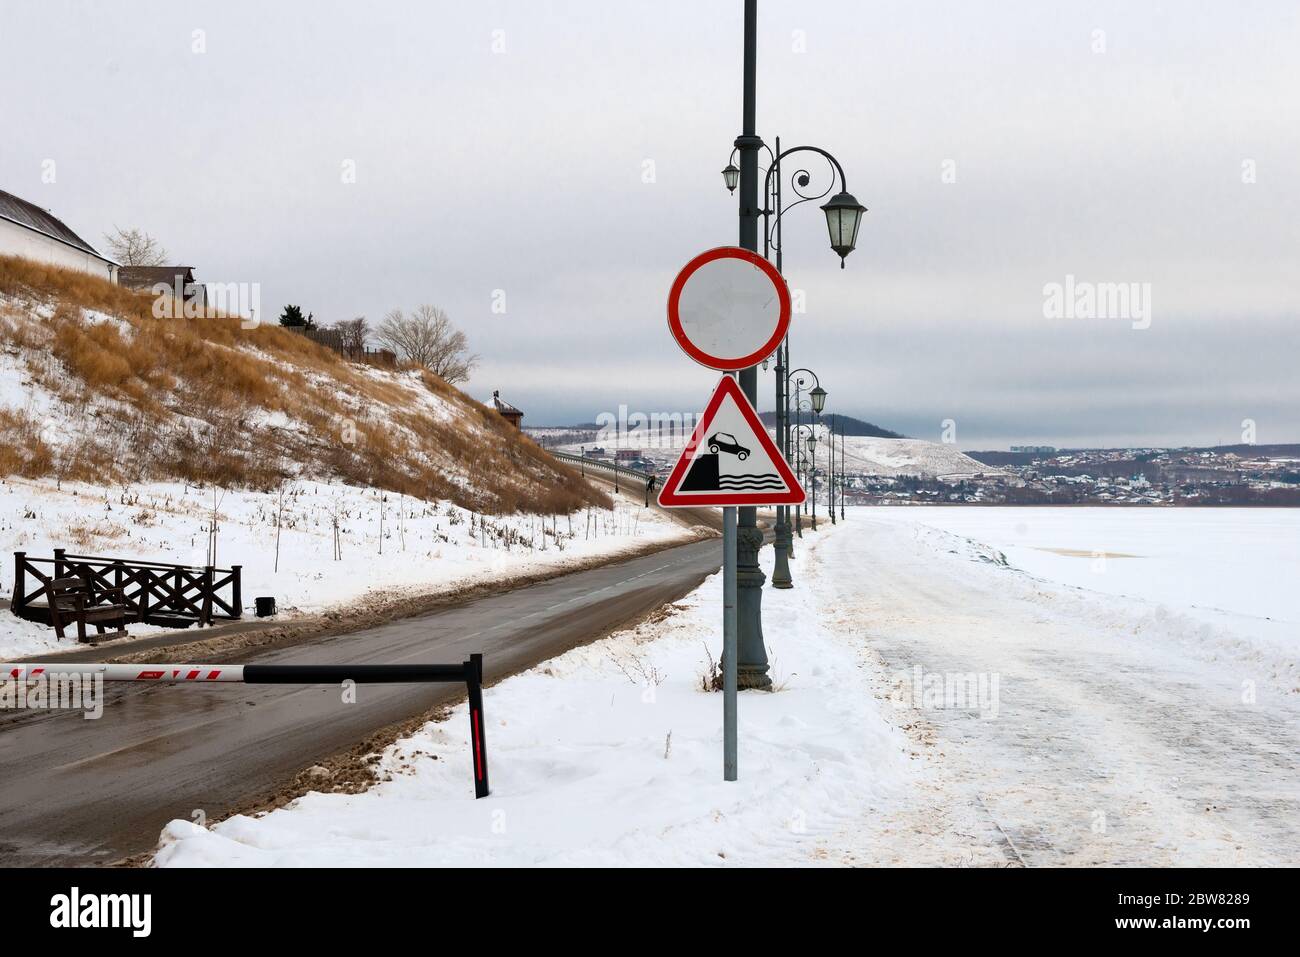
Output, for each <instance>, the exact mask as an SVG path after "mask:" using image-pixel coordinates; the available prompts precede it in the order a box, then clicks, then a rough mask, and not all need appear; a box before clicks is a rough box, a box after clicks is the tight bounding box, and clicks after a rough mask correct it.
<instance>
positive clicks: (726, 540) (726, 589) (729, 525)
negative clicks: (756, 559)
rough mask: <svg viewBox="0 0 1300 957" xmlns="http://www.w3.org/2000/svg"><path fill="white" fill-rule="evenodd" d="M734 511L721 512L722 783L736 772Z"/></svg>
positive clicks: (728, 509) (735, 776) (733, 779)
mask: <svg viewBox="0 0 1300 957" xmlns="http://www.w3.org/2000/svg"><path fill="white" fill-rule="evenodd" d="M737 654H738V649H737V639H736V509H735V506H728V507H727V508H724V509H723V510H722V780H724V781H735V780H736V779H737V771H736V751H737V732H736V685H737V679H736V655H737Z"/></svg>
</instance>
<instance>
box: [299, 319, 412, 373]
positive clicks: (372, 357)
mask: <svg viewBox="0 0 1300 957" xmlns="http://www.w3.org/2000/svg"><path fill="white" fill-rule="evenodd" d="M284 328H286V329H288V330H289V331H290V332H296V333H298V335H300V336H303V337H304V338H307V339H310V340H311V341H312V342H314V343H316V344H317V345H322V346H324V347H325V348H326V349H332V350H333V351H335V352H337V353H338V354H339V355H341V356H342V357H343V358H344V359H348V360H350V361H352V362H363V363H365V364H366V365H370V366H381V367H383V368H387V369H392V368H396V366H397V353H395V352H393V351H392V350H390V349H371V348H369V347H368V346H360V347H358V346H356V345H355V344H354V343H352V342H349V341H348V338H347V337H346V336H345V335H343V333H342V332H340V331H339V330H338V329H308V328H307V327H306V326H285V327H284Z"/></svg>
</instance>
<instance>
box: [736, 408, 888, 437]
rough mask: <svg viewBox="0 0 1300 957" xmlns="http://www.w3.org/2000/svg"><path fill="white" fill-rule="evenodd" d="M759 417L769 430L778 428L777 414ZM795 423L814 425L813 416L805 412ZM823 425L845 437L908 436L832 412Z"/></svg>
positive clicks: (823, 418)
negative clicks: (832, 428) (833, 428)
mask: <svg viewBox="0 0 1300 957" xmlns="http://www.w3.org/2000/svg"><path fill="white" fill-rule="evenodd" d="M758 417H759V418H760V419H762V420H763V424H764V425H766V426H767V427H768V428H774V427H775V426H776V413H775V412H760V413H759V414H758ZM793 421H794V422H799V423H805V422H806V423H808V424H810V425H811V424H812V421H813V414H812V413H811V412H803V413H801V416H800V417H799V418H796V419H793ZM820 421H821V424H822V425H824V426H826V427H827V428H830V427H831V426H832V425H833V426H834V427H835V431H836V432H842V433H843V434H844V435H861V436H865V437H867V438H872V439H905V438H907V436H905V435H902V434H900V433H898V432H891V431H889V429H882V428H881V427H880V426H878V425H873V424H872V423H870V422H864V421H863V420H862V419H855V418H854V417H853V416H851V415H836V414H833V413H830V412H827V413H824V414H823V415H822V417H821V420H820Z"/></svg>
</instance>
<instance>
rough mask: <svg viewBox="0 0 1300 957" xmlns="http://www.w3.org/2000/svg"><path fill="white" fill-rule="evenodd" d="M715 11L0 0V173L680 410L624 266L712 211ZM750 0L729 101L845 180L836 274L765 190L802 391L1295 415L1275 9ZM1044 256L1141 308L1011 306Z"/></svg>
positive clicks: (1275, 428) (1022, 412) (1045, 264)
mask: <svg viewBox="0 0 1300 957" xmlns="http://www.w3.org/2000/svg"><path fill="white" fill-rule="evenodd" d="M741 9H742V7H741V3H740V0H726V2H721V0H719V2H712V3H699V2H671V0H660V2H656V3H653V4H612V3H599V2H596V0H571V2H553V3H540V2H524V0H516V2H498V3H473V4H466V3H445V2H433V3H430V2H423V3H416V2H405V3H396V2H393V3H382V2H376V3H355V2H350V3H330V2H320V0H315V2H310V3H306V2H303V3H290V2H277V3H265V2H241V0H235V2H231V0H225V2H220V3H206V2H204V3H197V2H194V3H164V2H157V3H153V2H125V0H117V2H110V0H101V2H94V3H91V2H77V3H70V2H57V0H4V2H3V4H0V51H2V55H0V90H3V95H2V96H0V130H3V135H2V136H0V188H3V189H6V190H9V191H10V192H14V193H17V194H18V195H20V196H22V197H24V198H26V199H29V200H32V201H33V202H37V203H39V204H41V205H43V206H46V207H48V208H50V209H52V210H53V211H54V212H55V213H56V214H57V215H59V216H60V217H62V218H63V219H64V220H65V221H66V222H67V223H68V224H69V225H70V226H72V228H74V229H75V230H77V231H78V232H80V233H81V234H82V235H83V236H84V237H85V238H87V239H88V240H90V241H91V242H92V243H99V242H100V241H101V240H102V234H103V233H104V232H105V231H106V230H107V229H109V228H110V227H111V226H112V225H113V224H115V223H116V224H120V225H124V226H127V225H135V226H140V227H142V228H145V229H147V230H148V231H150V232H151V233H153V234H155V235H156V236H158V237H159V238H160V239H161V240H162V241H163V242H164V243H165V244H166V246H167V248H168V249H169V250H171V251H172V252H173V253H174V254H175V256H176V258H178V259H181V260H184V261H185V262H186V263H191V264H193V265H194V266H195V267H196V269H197V271H198V275H199V277H200V278H202V279H205V280H209V281H223V282H233V281H244V282H258V283H260V284H261V288H262V303H263V309H264V313H265V314H266V315H267V316H274V315H276V314H278V312H279V310H280V308H281V307H282V306H283V304H284V303H286V302H293V303H297V304H299V305H301V306H302V307H303V309H304V310H309V311H311V312H313V313H314V314H315V316H316V318H317V319H318V320H321V321H326V322H328V321H332V320H336V319H343V318H348V317H351V316H354V315H361V314H364V315H366V316H367V317H369V318H370V319H371V320H378V319H380V318H381V317H382V316H383V314H384V313H385V312H386V311H388V310H389V309H391V308H392V307H394V306H407V307H409V306H413V305H416V304H418V303H420V302H424V301H429V302H434V303H437V304H440V305H442V306H443V307H445V308H446V309H447V310H448V311H449V312H450V313H451V315H452V317H453V319H454V320H455V321H456V322H457V323H458V324H459V325H460V326H462V327H463V328H464V329H465V330H466V331H467V333H468V334H469V337H470V339H471V342H472V343H473V347H474V350H475V351H476V352H478V353H480V354H481V355H482V356H483V361H482V364H481V366H480V367H479V369H478V371H477V372H476V373H475V375H474V377H473V379H472V381H471V382H470V384H469V390H470V391H471V392H472V393H473V394H475V395H476V396H478V397H479V398H486V397H487V396H489V395H490V394H491V391H492V389H494V388H499V389H500V390H501V392H502V394H503V396H505V397H506V398H508V399H509V400H510V401H511V402H513V403H514V404H516V405H518V406H520V407H522V408H523V409H524V410H525V412H526V413H527V418H526V419H525V423H526V424H550V423H562V422H574V421H580V420H586V421H590V420H592V419H594V418H595V417H596V415H597V414H598V413H600V412H602V411H616V410H617V408H618V406H619V404H620V403H626V404H627V405H629V406H630V407H631V408H632V409H633V410H642V411H646V412H650V411H688V410H695V409H698V408H700V407H702V405H703V404H704V401H705V399H706V398H707V394H708V391H709V389H710V387H711V385H712V383H713V381H714V379H715V374H714V373H711V372H708V371H707V370H704V369H701V368H700V367H698V366H695V365H694V364H693V363H691V362H690V361H689V360H688V359H686V358H685V357H684V356H683V355H682V354H681V353H680V352H679V351H678V350H677V347H676V346H675V345H674V344H673V342H672V341H671V339H670V338H669V335H668V332H667V329H666V326H665V320H664V302H665V299H666V297H667V293H668V288H669V285H670V283H671V281H672V278H673V276H674V274H675V273H676V272H677V270H678V269H679V268H680V267H681V266H682V265H683V264H684V263H685V262H686V261H687V260H688V259H690V258H691V256H693V255H694V254H695V253H697V252H699V251H701V250H703V249H706V248H709V247H711V246H717V245H724V244H730V243H734V242H735V241H736V204H735V199H734V198H733V197H731V196H729V195H728V194H727V192H726V190H725V189H724V188H723V185H722V178H721V176H720V175H719V172H718V171H719V170H720V169H721V168H722V167H723V166H724V165H725V164H726V162H727V158H728V154H729V152H730V149H731V142H732V140H733V139H734V138H735V136H736V134H737V133H738V132H739V124H740V108H741V103H740V93H741V90H740V81H741V75H740V66H741V62H740V61H741ZM759 18H760V21H759V24H760V26H759V29H760V35H759V63H758V66H759V82H758V125H759V132H760V134H762V135H763V136H764V137H765V138H766V139H767V140H768V142H771V140H772V138H773V137H774V136H776V135H780V136H781V137H782V142H783V145H785V146H791V145H795V144H798V143H812V144H816V145H819V146H823V147H825V148H827V149H829V150H830V151H831V152H832V153H834V154H835V155H836V156H837V157H838V158H839V159H840V161H841V162H842V163H843V164H844V167H845V169H846V172H847V175H848V178H849V188H850V190H851V191H852V192H853V193H854V194H855V195H856V196H857V197H858V199H859V200H861V201H862V202H863V203H865V204H866V205H867V206H868V207H869V208H870V212H869V213H868V214H867V216H866V219H865V220H864V223H863V225H862V229H861V234H860V237H859V242H858V249H857V250H856V251H855V252H854V253H853V254H852V255H851V256H849V258H848V268H847V269H845V270H843V271H841V270H840V269H839V268H838V259H837V258H836V257H835V256H834V254H833V253H831V251H830V249H829V246H828V242H827V238H826V234H825V225H824V221H823V220H822V216H821V213H820V212H819V211H818V210H817V209H816V208H815V207H814V205H813V204H809V205H808V206H806V207H804V208H800V209H796V210H794V211H793V212H792V213H791V214H790V216H789V218H788V228H787V231H786V257H785V266H786V275H787V278H788V279H789V281H790V285H791V286H792V287H793V288H794V289H796V290H801V291H802V294H803V296H804V297H805V300H806V304H807V311H806V312H805V313H802V314H800V315H797V316H796V317H795V323H794V327H793V332H792V351H793V356H794V359H795V360H796V362H797V364H799V365H808V366H811V367H813V368H814V369H816V370H817V372H818V373H819V374H820V375H821V376H822V380H823V384H824V385H825V387H826V388H827V389H828V390H829V392H830V400H829V402H828V405H827V409H828V411H839V412H844V413H848V414H852V415H857V416H861V417H863V418H867V419H870V420H872V421H874V422H877V423H879V424H881V425H884V426H886V427H889V428H893V429H897V430H899V431H903V432H906V433H908V434H911V435H915V436H918V437H921V438H929V439H935V440H937V439H938V438H939V436H940V429H941V423H942V421H943V420H945V419H952V420H955V422H956V427H957V439H958V443H959V444H960V445H961V446H963V447H967V448H972V447H973V448H996V447H1005V445H1007V444H1009V443H1012V442H1038V443H1048V444H1055V445H1079V444H1128V443H1173V444H1191V443H1210V442H1235V441H1239V440H1240V436H1241V428H1242V426H1241V423H1242V420H1243V419H1252V420H1254V421H1255V422H1256V424H1257V429H1258V432H1257V436H1258V440H1259V441H1261V442H1275V441H1300V375H1297V369H1296V366H1297V356H1298V355H1300V326H1298V325H1297V322H1298V320H1300V268H1297V260H1298V258H1300V256H1298V254H1300V183H1298V180H1297V175H1298V174H1300V122H1297V112H1296V103H1297V99H1298V98H1300V68H1298V67H1297V56H1296V53H1297V50H1300V5H1297V4H1295V3H1294V2H1288V0H1278V2H1249V0H1247V2H1233V3H1227V2H1222V3H1194V2H1169V3H1159V2H1143V3H1127V2H1115V3H1106V2H1089V3H1073V2H1052V3H1042V2H993V0H987V2H964V3H963V2H951V3H930V2H915V0H908V2H855V3H847V2H846V3H830V2H826V3H810V2H782V0H760V4H759ZM198 30H201V31H203V33H202V34H201V39H202V41H203V45H204V46H205V49H204V51H203V52H195V45H196V34H195V31H198ZM502 48H503V49H502ZM51 159H52V160H54V161H55V167H54V168H55V170H56V176H55V182H53V183H47V182H43V181H42V171H43V168H44V167H43V166H42V164H43V163H44V162H45V161H46V160H51ZM349 160H351V161H353V162H354V164H355V171H356V175H355V179H356V181H355V182H353V183H345V182H343V181H342V180H343V176H342V171H343V164H344V163H345V161H349ZM651 164H652V165H651ZM810 169H811V170H814V171H815V172H816V173H817V174H818V175H820V174H821V173H822V171H821V170H819V169H817V168H816V167H815V166H810ZM945 170H946V171H948V172H949V173H950V174H951V173H952V172H954V171H955V182H945V181H944V180H945V176H944V173H945ZM650 173H652V175H650ZM1252 173H1253V176H1252V175H1251V174H1252ZM947 178H948V179H952V178H953V177H952V176H951V175H949V176H948V177H947ZM1252 178H1253V180H1254V181H1253V182H1245V181H1243V180H1249V179H1252ZM1067 275H1073V276H1075V277H1076V280H1077V281H1078V282H1092V283H1149V284H1150V289H1151V315H1150V326H1149V328H1144V329H1139V328H1134V324H1135V323H1134V322H1131V321H1129V320H1128V319H1124V318H1118V319H1116V318H1109V319H1106V318H1092V319H1088V318H1047V317H1045V316H1044V286H1045V285H1046V284H1049V283H1053V282H1056V283H1064V282H1065V281H1066V276H1067ZM496 290H502V291H504V294H505V300H504V301H505V312H504V314H501V313H494V312H493V308H492V307H493V303H494V291H496ZM496 301H498V302H499V301H500V300H499V298H498V299H497V300H496ZM1138 324H1141V323H1138ZM760 388H761V389H762V390H763V394H764V395H765V396H769V395H770V393H771V389H772V380H771V375H770V374H768V375H765V376H763V377H762V379H761V380H760ZM760 405H761V406H762V407H770V405H771V399H770V398H768V399H766V402H765V403H760Z"/></svg>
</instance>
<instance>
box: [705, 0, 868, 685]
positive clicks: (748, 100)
mask: <svg viewBox="0 0 1300 957" xmlns="http://www.w3.org/2000/svg"><path fill="white" fill-rule="evenodd" d="M757 62H758V0H745V17H744V62H743V72H742V81H741V86H742V90H743V99H742V111H741V112H742V117H741V120H742V123H741V134H740V136H738V137H736V141H735V143H734V147H735V152H734V154H733V155H735V156H736V157H737V158H738V159H739V166H738V167H737V166H736V164H735V163H733V162H728V164H727V167H726V168H725V169H724V170H723V171H722V178H723V182H724V183H725V184H726V187H727V189H728V190H730V191H732V192H734V191H735V190H736V189H737V188H738V189H739V190H740V196H739V197H738V212H739V219H740V231H739V232H740V235H739V245H740V246H741V247H742V248H744V249H748V250H751V251H753V252H757V251H758V217H759V215H760V213H761V215H762V216H763V252H764V255H765V256H768V253H769V251H770V248H771V242H772V239H773V235H772V224H773V222H775V226H776V230H777V233H776V240H777V244H776V250H777V257H778V258H777V270H778V271H780V269H781V260H780V256H781V242H780V222H781V217H782V215H784V212H785V210H784V209H782V208H781V203H780V169H781V161H782V159H784V158H785V157H787V156H790V155H792V154H795V153H799V152H803V151H810V152H815V153H818V154H820V155H821V156H823V157H824V158H825V159H826V160H828V161H829V162H830V164H831V165H832V166H833V168H834V170H835V172H837V173H838V174H839V185H840V191H839V192H838V193H837V194H835V195H834V196H832V197H831V198H830V199H829V200H828V201H827V202H826V203H825V204H824V205H823V206H822V207H821V209H822V212H823V213H824V214H825V216H826V228H827V231H828V232H829V235H830V242H831V249H833V250H834V251H835V253H836V254H837V255H838V256H839V257H840V268H841V269H842V268H843V267H844V257H845V256H847V255H848V254H849V253H850V252H852V251H853V247H854V245H855V244H856V243H857V236H858V227H859V225H860V224H861V221H862V214H863V213H864V212H866V208H865V207H863V206H862V205H861V204H860V203H859V202H858V201H857V200H856V199H855V198H854V197H853V196H852V195H851V194H850V193H849V192H848V185H847V183H846V182H845V180H844V170H843V168H842V167H841V166H840V164H839V162H838V161H837V160H836V159H835V158H834V157H833V156H831V154H830V153H827V152H826V151H825V150H823V149H820V148H819V147H815V146H799V147H795V148H794V149H791V150H787V151H785V152H782V151H781V148H780V143H779V142H778V143H777V150H776V153H775V155H773V154H772V152H771V150H768V154H769V155H770V156H772V164H771V165H770V166H769V167H768V170H767V175H766V179H765V184H764V189H763V200H762V202H761V208H760V202H759V192H758V151H759V150H760V149H766V148H767V147H766V146H765V145H764V143H763V140H762V138H761V137H759V136H758V134H757V133H756V132H755V116H756V99H757V95H756V90H757ZM774 171H775V175H776V180H777V194H776V196H777V202H776V208H775V209H773V208H770V205H769V199H770V198H771V196H772V189H771V185H772V179H773V173H774ZM810 182H811V177H810V176H809V174H808V172H807V171H806V170H798V171H796V172H795V175H794V177H793V179H792V181H791V188H792V189H793V190H794V192H795V193H796V194H797V195H798V196H799V197H800V198H799V200H798V201H797V202H795V203H792V204H791V205H790V207H789V208H791V209H792V208H794V207H795V206H797V205H800V204H802V203H804V202H808V201H810V200H814V199H821V198H823V197H825V196H827V195H828V194H829V193H830V190H831V187H832V186H834V184H835V180H834V178H832V180H831V185H830V186H828V187H827V188H826V189H825V190H823V191H822V192H821V193H818V194H805V193H804V192H802V190H803V189H804V188H805V187H807V186H808V184H809V183H810ZM773 216H775V220H774V221H773ZM769 258H770V257H769ZM789 361H790V358H789V342H788V337H787V341H786V343H785V344H784V345H783V347H782V348H779V349H778V350H777V376H776V378H777V382H778V393H777V412H778V415H780V413H781V411H782V410H783V409H784V397H783V396H782V395H781V391H780V390H782V389H784V388H785V387H786V385H787V383H786V381H785V370H786V369H787V368H789ZM736 378H737V381H738V384H739V385H740V388H741V389H742V391H744V393H745V395H746V397H747V398H748V399H749V400H750V401H751V402H753V403H754V404H755V405H757V401H758V370H757V368H755V367H754V366H750V367H749V368H748V369H742V370H740V371H739V372H738V373H737V375H736ZM787 427H788V423H787V424H783V428H782V429H781V430H780V431H782V432H783V434H785V435H786V443H785V445H784V447H783V448H782V453H783V454H784V455H785V457H786V460H787V461H788V460H789V454H790V448H789V444H788V438H789V437H788V433H786V432H785V428H787ZM777 514H778V520H777V542H778V544H777V554H776V558H777V562H778V566H777V567H778V569H779V570H780V572H781V574H782V576H783V578H786V579H788V576H789V565H788V564H787V562H786V552H787V550H788V546H789V541H790V532H789V523H788V521H783V519H785V518H786V510H785V509H784V508H781V509H778V513H777ZM762 545H763V533H762V532H761V531H759V529H758V524H757V510H756V509H755V508H753V507H752V506H750V507H744V508H741V509H739V513H738V521H737V529H736V624H737V633H738V634H737V637H738V642H737V646H738V652H737V655H736V664H737V667H738V672H739V674H738V679H739V684H740V687H742V688H770V687H771V686H772V679H771V678H770V677H769V676H768V673H767V672H768V662H767V650H766V647H765V646H764V641H763V591H762V589H763V582H764V578H765V576H764V575H763V572H762V570H761V569H760V568H759V566H758V551H759V549H760V548H761V547H762ZM772 577H773V584H774V585H777V584H778V575H777V571H775V570H774V572H773V576H772ZM781 587H788V586H787V585H784V584H782V585H781Z"/></svg>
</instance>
